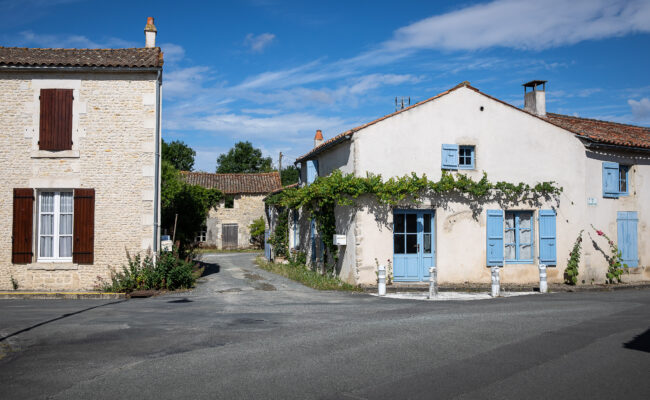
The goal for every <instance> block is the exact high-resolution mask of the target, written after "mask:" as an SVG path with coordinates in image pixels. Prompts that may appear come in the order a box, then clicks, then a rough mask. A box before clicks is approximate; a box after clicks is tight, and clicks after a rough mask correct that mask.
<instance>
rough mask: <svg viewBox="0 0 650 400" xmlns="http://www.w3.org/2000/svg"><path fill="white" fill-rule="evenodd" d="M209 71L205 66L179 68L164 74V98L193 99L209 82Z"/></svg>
mask: <svg viewBox="0 0 650 400" xmlns="http://www.w3.org/2000/svg"><path fill="white" fill-rule="evenodd" d="M210 73H211V69H210V68H209V67H205V66H196V67H188V68H180V69H176V70H171V71H169V72H167V73H165V81H164V83H163V88H164V91H163V93H164V96H169V97H170V98H175V97H193V96H196V94H197V92H200V91H201V90H202V88H203V84H204V83H206V82H207V81H209V80H210Z"/></svg>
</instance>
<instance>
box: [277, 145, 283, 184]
mask: <svg viewBox="0 0 650 400" xmlns="http://www.w3.org/2000/svg"><path fill="white" fill-rule="evenodd" d="M278 167H279V168H278V171H279V174H280V182H282V152H280V157H279V160H278Z"/></svg>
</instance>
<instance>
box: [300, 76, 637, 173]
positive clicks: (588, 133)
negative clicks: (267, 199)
mask: <svg viewBox="0 0 650 400" xmlns="http://www.w3.org/2000/svg"><path fill="white" fill-rule="evenodd" d="M461 87H465V88H467V89H471V90H473V91H475V92H477V93H479V94H481V95H483V96H485V97H488V98H490V99H492V100H494V101H498V102H499V103H501V104H503V105H506V106H508V107H512V108H513V109H515V110H518V111H521V112H525V113H526V114H529V115H531V116H533V117H535V118H539V119H541V120H543V121H546V122H550V123H552V124H553V125H556V126H559V127H560V128H563V129H566V130H568V131H569V132H571V133H574V134H576V135H579V136H585V137H588V138H589V139H592V140H595V141H599V142H604V143H612V144H617V145H620V146H629V147H643V148H650V128H644V127H640V126H634V125H625V124H619V123H616V122H608V121H598V120H594V119H587V118H576V117H569V116H567V115H560V114H552V113H547V114H546V117H539V116H537V115H535V114H531V113H528V112H527V111H524V110H522V109H520V108H517V107H515V106H513V105H512V104H509V103H506V102H505V101H503V100H499V99H497V98H496V97H492V96H490V95H488V94H485V93H483V92H481V91H480V90H478V89H477V88H475V87H473V86H471V85H470V84H469V82H467V81H465V82H462V83H460V84H458V85H456V86H454V87H453V88H451V89H449V90H446V91H444V92H442V93H439V94H437V95H435V96H433V97H431V98H428V99H426V100H423V101H421V102H419V103H415V104H413V105H412V106H410V107H406V108H404V109H402V110H399V111H396V112H394V113H392V114H388V115H385V116H383V117H381V118H378V119H376V120H374V121H370V122H368V123H366V124H363V125H360V126H357V127H356V128H352V129H350V130H348V131H345V132H343V133H340V134H338V135H336V136H334V137H333V138H331V139H328V140H326V141H324V142H323V143H321V144H320V145H318V146H316V147H314V148H313V149H311V150H310V151H309V152H308V153H306V154H304V155H302V156H300V157H298V158H297V159H296V163H298V162H300V161H302V160H305V159H307V158H309V157H311V156H313V155H315V154H317V153H320V152H321V151H324V150H325V149H327V148H328V147H330V146H333V145H335V144H337V143H338V142H341V141H343V140H344V139H346V138H350V137H351V136H352V135H353V134H355V133H356V132H357V131H360V130H362V129H363V128H366V127H368V126H370V125H374V124H376V123H377V122H380V121H383V120H385V119H387V118H390V117H393V116H395V115H397V114H401V113H403V112H406V111H408V110H410V109H412V108H415V107H418V106H421V105H422V104H425V103H428V102H430V101H433V100H436V99H439V98H440V97H442V96H445V95H447V94H449V93H451V92H453V91H454V90H456V89H458V88H461Z"/></svg>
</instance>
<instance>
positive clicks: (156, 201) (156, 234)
mask: <svg viewBox="0 0 650 400" xmlns="http://www.w3.org/2000/svg"><path fill="white" fill-rule="evenodd" d="M161 86H162V68H161V69H159V70H158V76H157V77H156V149H155V153H154V154H155V157H156V161H155V167H154V191H153V193H154V194H153V252H154V254H156V253H158V251H159V250H160V249H159V243H158V241H159V239H160V218H159V214H160V138H161V135H160V119H161V113H162V104H161V103H162V101H161V96H160V89H161Z"/></svg>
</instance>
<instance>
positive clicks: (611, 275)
mask: <svg viewBox="0 0 650 400" xmlns="http://www.w3.org/2000/svg"><path fill="white" fill-rule="evenodd" d="M591 227H592V228H593V230H595V231H596V233H597V234H598V236H602V237H604V238H605V239H607V244H609V251H610V256H609V257H608V256H605V258H606V259H607V264H609V265H608V267H607V273H606V274H605V278H606V279H605V282H607V283H616V282H618V283H621V282H623V279H622V278H621V275H623V272H625V271H626V270H627V268H628V266H627V264H625V263H623V262H621V260H622V259H623V254H622V253H621V250H620V249H619V248H618V246H617V245H616V243H614V241H613V240H612V239H610V238H609V236H607V235H606V234H605V233H604V232H603V231H601V230H598V229H596V227H594V226H593V225H591Z"/></svg>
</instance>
